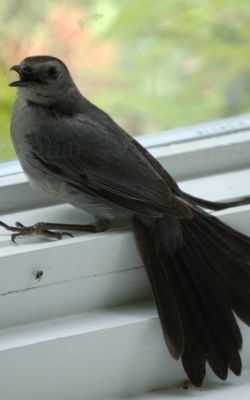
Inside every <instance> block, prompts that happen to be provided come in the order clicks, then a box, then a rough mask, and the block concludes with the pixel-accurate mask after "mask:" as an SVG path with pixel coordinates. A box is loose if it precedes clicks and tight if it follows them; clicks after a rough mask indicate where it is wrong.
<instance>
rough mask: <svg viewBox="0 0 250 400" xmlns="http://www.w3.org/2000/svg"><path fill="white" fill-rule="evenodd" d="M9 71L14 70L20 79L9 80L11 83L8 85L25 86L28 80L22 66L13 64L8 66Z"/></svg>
mask: <svg viewBox="0 0 250 400" xmlns="http://www.w3.org/2000/svg"><path fill="white" fill-rule="evenodd" d="M10 71H15V72H17V73H18V75H19V78H20V79H19V80H17V81H14V82H11V83H10V84H9V86H11V87H23V86H27V81H28V80H27V79H26V75H25V73H24V70H23V68H22V66H21V65H13V66H12V67H11V68H10Z"/></svg>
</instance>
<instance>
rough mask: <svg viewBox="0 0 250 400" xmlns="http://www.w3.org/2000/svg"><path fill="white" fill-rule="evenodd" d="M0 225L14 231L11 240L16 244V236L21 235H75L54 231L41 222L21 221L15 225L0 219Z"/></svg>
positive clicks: (61, 236)
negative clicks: (28, 223) (22, 222)
mask: <svg viewBox="0 0 250 400" xmlns="http://www.w3.org/2000/svg"><path fill="white" fill-rule="evenodd" d="M0 226H2V227H3V228H5V229H6V230H8V231H11V232H14V233H12V235H11V241H12V242H13V243H15V244H16V238H17V237H20V236H37V235H42V236H46V237H49V238H54V239H58V240H61V239H62V238H63V237H64V236H69V237H73V235H72V234H71V233H70V232H61V231H52V230H49V229H46V224H43V223H42V222H39V223H37V224H34V225H31V226H24V225H23V224H21V222H16V224H15V226H11V225H7V224H5V223H4V222H2V221H0Z"/></svg>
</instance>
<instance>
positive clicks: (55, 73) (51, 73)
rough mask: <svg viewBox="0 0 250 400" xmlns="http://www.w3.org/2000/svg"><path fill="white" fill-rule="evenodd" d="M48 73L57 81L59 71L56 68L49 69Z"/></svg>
mask: <svg viewBox="0 0 250 400" xmlns="http://www.w3.org/2000/svg"><path fill="white" fill-rule="evenodd" d="M47 73H48V77H49V78H50V79H56V78H57V76H58V70H57V68H56V67H49V69H48V71H47Z"/></svg>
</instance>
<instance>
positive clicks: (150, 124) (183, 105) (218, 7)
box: [0, 0, 250, 160]
mask: <svg viewBox="0 0 250 400" xmlns="http://www.w3.org/2000/svg"><path fill="white" fill-rule="evenodd" d="M17 4H18V7H17ZM55 7H58V8H57V9H56V8H55ZM13 10H15V12H14V13H13ZM65 10H66V11H65ZM67 10H68V11H67ZM70 10H73V11H74V13H75V14H76V15H77V18H76V19H74V16H73V14H72V13H70ZM73 11H72V12H73ZM71 14H72V15H71ZM51 15H53V18H52V17H50V16H51ZM57 15H58V18H56V16H57ZM78 15H79V16H78ZM71 18H72V23H71V25H72V26H71V25H70V21H71ZM48 21H49V22H48ZM51 21H52V22H51ZM57 24H58V26H57ZM76 24H77V25H78V26H77V27H76V26H75V25H76ZM64 25H65V29H66V31H67V30H68V32H69V33H68V39H67V36H65V37H61V36H62V35H63V33H62V32H63V31H61V30H60V29H62V27H64ZM0 26H1V28H0V43H1V46H3V49H4V50H5V51H3V52H1V54H2V60H1V59H0V62H1V64H2V66H3V69H4V70H6V69H7V67H8V66H9V65H10V63H11V62H12V60H13V61H15V63H16V62H18V61H19V60H17V59H15V60H14V59H13V58H15V57H20V56H19V54H22V55H23V56H25V55H26V53H25V51H26V50H25V49H26V48H27V49H28V50H29V51H31V50H32V51H33V52H34V51H35V50H36V48H37V49H38V50H37V51H39V50H40V49H42V50H43V49H45V52H47V53H51V52H53V54H54V55H57V56H60V57H62V58H63V59H66V60H67V62H69V64H70V68H71V69H72V71H73V74H74V76H76V77H77V82H78V84H79V85H80V87H81V88H82V90H83V92H84V94H85V95H87V96H88V97H89V98H90V99H91V100H92V101H94V102H95V103H97V104H98V105H99V106H100V107H102V108H104V109H105V111H107V112H108V113H110V114H111V115H112V116H113V117H114V118H115V119H116V120H117V121H118V122H119V123H120V124H122V125H123V126H124V127H125V128H126V129H127V130H128V131H129V132H130V133H132V134H143V133H147V132H154V131H159V130H165V129H169V128H174V127H178V126H183V125H188V124H192V123H198V122H202V121H208V120H213V119H216V118H220V117H225V116H230V115H234V114H238V113H244V112H248V111H249V107H250V6H249V0H238V1H235V0H203V1H200V0H159V1H152V0H120V1H116V0H92V1H88V0H75V1H64V2H62V1H52V0H46V1H44V2H34V1H28V0H26V1H24V0H23V1H16V0H9V1H8V3H3V2H2V3H1V5H0ZM58 32H59V33H58ZM81 34H86V36H81ZM46 35H47V36H46ZM27 38H29V39H30V43H32V46H33V47H28V45H26V47H25V45H23V44H22V46H21V50H20V49H19V47H20V46H18V43H19V42H20V43H21V42H25V41H27ZM48 38H49V42H50V43H54V47H51V44H50V45H48ZM13 43H14V44H15V46H16V47H15V49H17V52H15V51H13V52H12V53H11V51H10V50H9V51H6V48H7V49H8V47H9V48H10V49H11V47H13ZM34 43H38V45H37V47H36V46H35V45H34ZM41 43H43V45H42V46H41ZM44 43H45V44H44ZM29 45H30V44H29ZM30 46H31V45H30ZM46 46H47V47H46ZM105 46H106V47H107V46H108V50H107V48H106V47H105ZM104 48H105V51H106V53H105V52H104V50H103V49H104ZM30 49H31V50H30ZM19 50H20V51H19ZM109 58H110V60H109ZM107 59H108V60H109V61H107V62H106V61H105V60H107ZM77 64H78V65H79V66H78V67H77ZM7 78H8V79H9V76H7V75H4V74H2V73H1V76H0V107H1V109H0V132H1V133H0V160H4V159H9V158H11V157H13V151H12V150H11V149H10V145H9V140H8V120H9V115H10V108H11V103H12V100H13V93H12V91H11V90H10V89H8V88H7V81H8V79H7Z"/></svg>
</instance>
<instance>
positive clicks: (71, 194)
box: [11, 98, 130, 220]
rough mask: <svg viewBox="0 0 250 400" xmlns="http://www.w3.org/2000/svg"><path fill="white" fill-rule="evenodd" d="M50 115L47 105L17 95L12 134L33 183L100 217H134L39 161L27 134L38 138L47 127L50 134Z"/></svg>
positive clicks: (20, 157)
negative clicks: (83, 189)
mask: <svg viewBox="0 0 250 400" xmlns="http://www.w3.org/2000/svg"><path fill="white" fill-rule="evenodd" d="M49 118H53V116H52V115H51V114H50V113H49V112H47V113H46V109H44V108H43V107H34V106H30V105H29V104H28V103H27V102H26V101H24V100H23V99H21V98H17V100H16V103H15V105H14V108H13V112H12V118H11V137H12V141H13V144H14V147H15V150H16V153H17V156H18V159H19V161H20V163H21V165H22V168H23V170H24V172H25V173H26V174H27V176H28V177H29V179H30V181H31V184H32V186H33V187H36V186H38V187H40V188H41V189H42V190H44V191H46V192H48V193H50V194H51V195H53V196H55V197H57V198H59V199H60V200H62V201H63V202H66V203H70V204H72V205H74V206H75V207H78V208H81V209H83V210H84V211H86V212H88V213H90V214H92V215H94V216H95V217H97V218H107V219H111V220H112V219H119V220H127V219H128V218H130V213H129V212H128V211H126V210H125V209H123V208H121V207H119V206H116V205H115V204H113V203H111V202H109V201H106V200H104V199H100V198H98V197H95V196H92V195H90V194H87V193H84V192H83V191H81V190H79V189H77V188H75V187H73V186H71V185H70V184H68V183H67V182H66V181H65V180H64V179H63V178H62V177H58V176H56V175H52V174H49V173H48V171H45V170H44V168H43V166H42V165H41V164H40V163H39V161H38V160H37V159H34V157H33V149H32V147H31V143H30V139H29V140H27V137H29V138H32V137H34V138H36V133H37V132H41V131H43V129H44V135H46V133H47V132H46V128H45V124H46V127H48V125H49ZM52 151H53V149H52ZM62 167H63V165H62ZM83 172H84V171H83Z"/></svg>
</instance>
